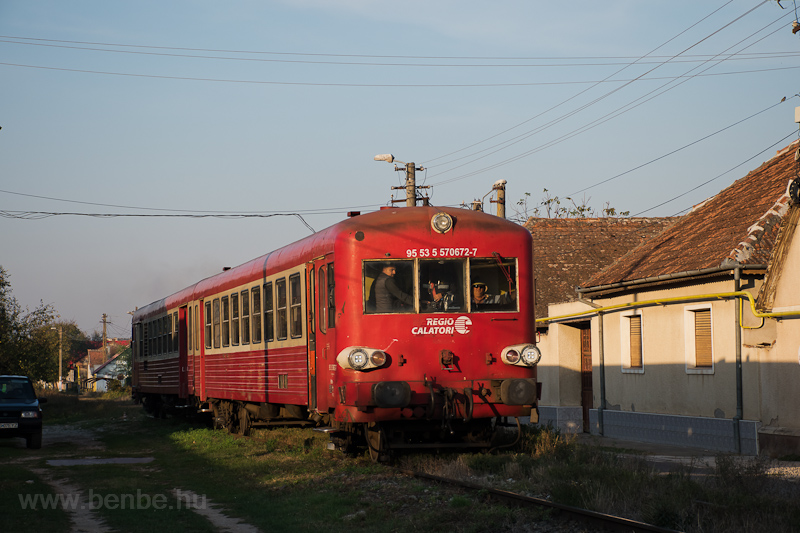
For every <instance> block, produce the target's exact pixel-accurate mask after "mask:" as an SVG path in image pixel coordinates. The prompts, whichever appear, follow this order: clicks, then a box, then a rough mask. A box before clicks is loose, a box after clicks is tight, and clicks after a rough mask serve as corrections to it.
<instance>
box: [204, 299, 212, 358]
mask: <svg viewBox="0 0 800 533" xmlns="http://www.w3.org/2000/svg"><path fill="white" fill-rule="evenodd" d="M205 322H206V325H205V332H206V333H205V337H206V348H211V302H206V320H205Z"/></svg>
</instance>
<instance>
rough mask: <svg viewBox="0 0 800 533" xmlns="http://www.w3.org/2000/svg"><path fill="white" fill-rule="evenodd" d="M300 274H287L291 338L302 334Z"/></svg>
mask: <svg viewBox="0 0 800 533" xmlns="http://www.w3.org/2000/svg"><path fill="white" fill-rule="evenodd" d="M300 289H301V287H300V274H292V275H291V276H289V299H290V302H291V307H290V309H289V314H290V318H291V320H290V322H289V324H290V330H291V335H292V338H293V339H296V338H298V337H302V336H303V313H302V302H303V297H302V294H301V293H300Z"/></svg>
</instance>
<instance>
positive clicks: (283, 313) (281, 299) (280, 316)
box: [275, 278, 288, 340]
mask: <svg viewBox="0 0 800 533" xmlns="http://www.w3.org/2000/svg"><path fill="white" fill-rule="evenodd" d="M275 293H276V294H275V299H276V300H277V301H276V302H275V303H276V313H275V322H276V324H275V328H276V329H277V330H278V331H277V334H278V340H284V339H286V334H287V330H288V327H287V325H288V322H287V318H288V317H287V309H286V278H281V279H279V280H277V281H276V282H275Z"/></svg>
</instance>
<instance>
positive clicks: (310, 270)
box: [306, 262, 317, 411]
mask: <svg viewBox="0 0 800 533" xmlns="http://www.w3.org/2000/svg"><path fill="white" fill-rule="evenodd" d="M315 286H316V277H315V269H314V263H313V262H311V263H307V264H306V332H307V334H308V336H307V338H308V409H309V411H313V410H315V409H316V408H317V336H316V324H315V323H314V322H315V321H314V316H315V314H316V313H315V312H314V311H315V309H316V305H315V303H316V302H317V298H316V291H315V290H314V287H315Z"/></svg>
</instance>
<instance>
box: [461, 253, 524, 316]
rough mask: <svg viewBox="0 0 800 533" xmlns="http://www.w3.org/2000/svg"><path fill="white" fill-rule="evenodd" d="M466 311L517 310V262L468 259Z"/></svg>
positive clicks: (514, 260) (512, 259) (493, 259)
mask: <svg viewBox="0 0 800 533" xmlns="http://www.w3.org/2000/svg"><path fill="white" fill-rule="evenodd" d="M469 279H470V285H471V286H470V308H471V311H472V312H473V313H482V312H487V311H488V312H494V311H516V310H517V260H516V259H515V258H510V259H509V258H501V257H500V256H499V255H498V256H497V257H493V258H471V259H470V260H469Z"/></svg>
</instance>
